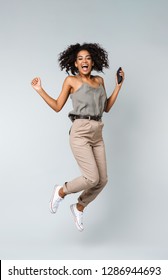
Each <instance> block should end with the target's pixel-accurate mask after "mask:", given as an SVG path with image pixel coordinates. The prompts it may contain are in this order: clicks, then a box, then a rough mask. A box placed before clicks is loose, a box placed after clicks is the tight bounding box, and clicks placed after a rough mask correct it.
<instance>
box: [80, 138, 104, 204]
mask: <svg viewBox="0 0 168 280" xmlns="http://www.w3.org/2000/svg"><path fill="white" fill-rule="evenodd" d="M92 150H93V154H94V158H95V161H96V165H97V169H98V173H99V181H98V183H97V185H95V186H94V187H91V188H89V189H86V190H84V191H83V192H82V194H81V195H80V196H79V198H78V202H79V204H81V205H83V206H84V207H86V206H87V205H88V204H89V203H90V202H92V201H93V200H94V199H95V198H96V197H97V195H98V194H99V193H100V192H101V191H102V189H103V188H104V187H105V185H106V184H107V165H106V155H105V147H104V142H103V141H100V142H99V143H98V144H97V145H96V146H94V147H93V148H92Z"/></svg>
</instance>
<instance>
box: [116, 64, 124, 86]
mask: <svg viewBox="0 0 168 280" xmlns="http://www.w3.org/2000/svg"><path fill="white" fill-rule="evenodd" d="M119 75H120V76H121V77H122V82H121V83H120V84H118V80H117V74H116V85H117V86H118V87H119V88H121V87H122V84H123V82H124V76H125V75H124V71H123V69H122V68H121V70H120V72H119Z"/></svg>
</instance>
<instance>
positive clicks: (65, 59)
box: [58, 43, 109, 75]
mask: <svg viewBox="0 0 168 280" xmlns="http://www.w3.org/2000/svg"><path fill="white" fill-rule="evenodd" d="M81 50H87V51H88V52H89V53H90V55H91V58H92V60H93V62H94V65H93V68H92V70H95V71H97V72H103V69H104V68H109V62H108V53H107V52H106V50H105V49H103V48H102V47H101V46H100V45H99V44H96V43H83V44H82V45H80V44H79V43H77V44H75V45H70V46H68V47H67V49H66V50H64V51H63V52H61V53H60V54H59V58H58V62H59V66H60V68H61V70H64V69H65V70H66V72H67V73H68V74H69V71H70V72H71V73H72V75H76V74H77V73H78V69H77V68H76V67H75V61H76V58H77V54H78V53H79V52H80V51H81Z"/></svg>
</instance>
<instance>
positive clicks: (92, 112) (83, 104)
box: [69, 83, 107, 116]
mask: <svg viewBox="0 0 168 280" xmlns="http://www.w3.org/2000/svg"><path fill="white" fill-rule="evenodd" d="M70 97H71V99H72V105H73V111H71V112H70V113H69V115H70V114H74V115H89V116H102V114H103V112H104V109H105V105H106V102H107V96H106V92H105V90H104V87H103V85H102V84H100V85H99V86H98V87H97V88H94V87H92V86H90V85H89V84H88V83H83V84H82V85H81V86H80V88H79V89H77V91H75V92H74V93H72V94H71V95H70Z"/></svg>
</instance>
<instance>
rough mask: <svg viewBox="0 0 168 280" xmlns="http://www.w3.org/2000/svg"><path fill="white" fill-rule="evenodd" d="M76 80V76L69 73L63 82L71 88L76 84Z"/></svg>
mask: <svg viewBox="0 0 168 280" xmlns="http://www.w3.org/2000/svg"><path fill="white" fill-rule="evenodd" d="M76 82H77V78H76V76H70V75H69V76H68V77H66V78H65V80H64V84H66V85H67V86H70V87H71V88H73V87H74V85H75V84H76Z"/></svg>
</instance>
